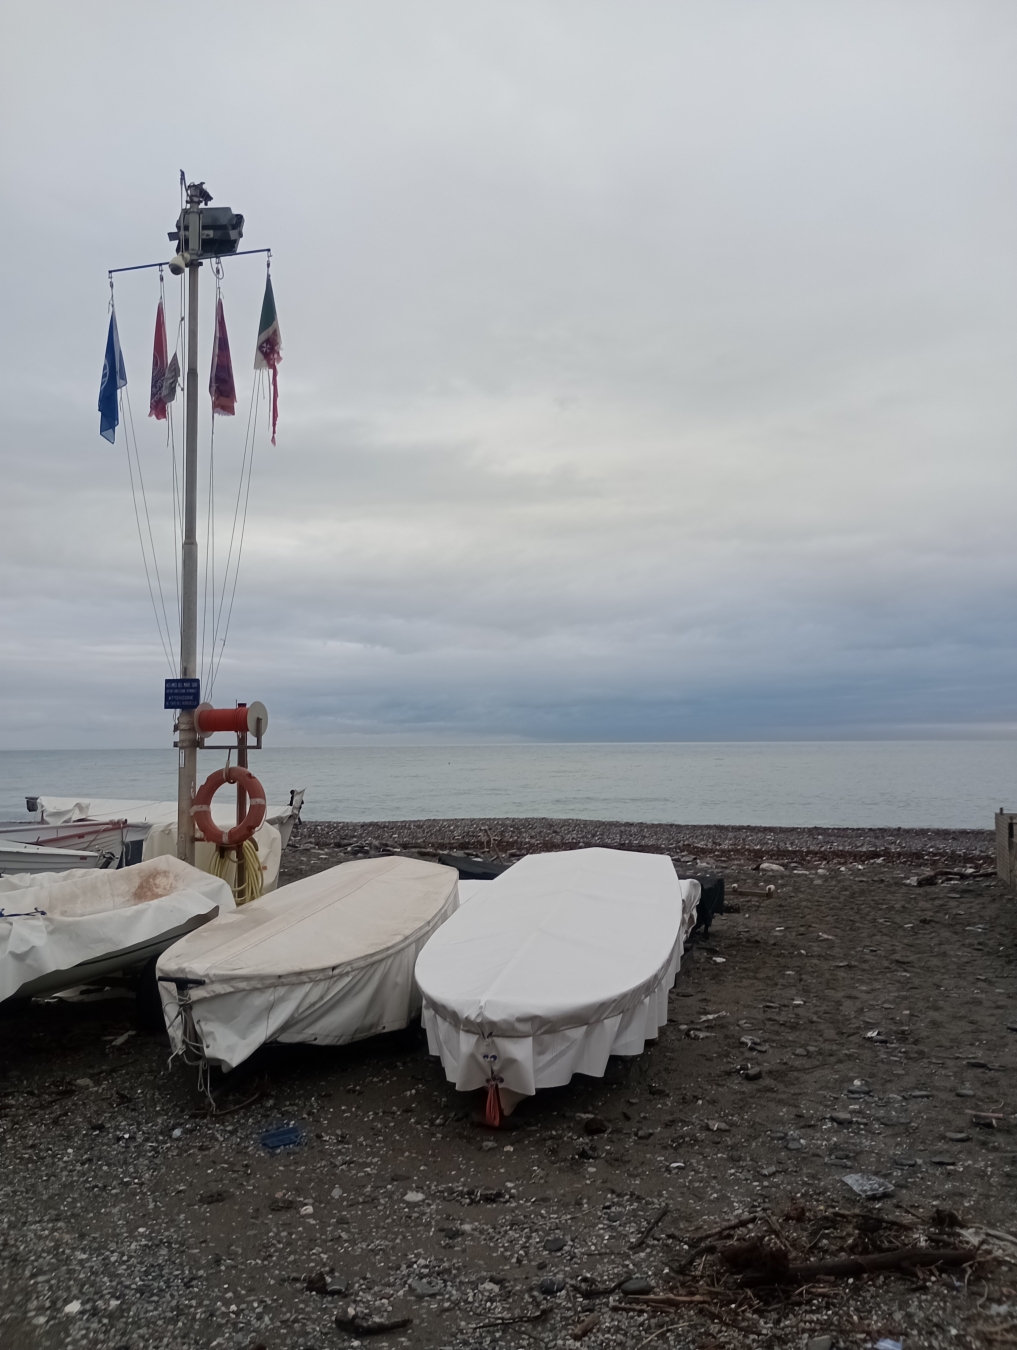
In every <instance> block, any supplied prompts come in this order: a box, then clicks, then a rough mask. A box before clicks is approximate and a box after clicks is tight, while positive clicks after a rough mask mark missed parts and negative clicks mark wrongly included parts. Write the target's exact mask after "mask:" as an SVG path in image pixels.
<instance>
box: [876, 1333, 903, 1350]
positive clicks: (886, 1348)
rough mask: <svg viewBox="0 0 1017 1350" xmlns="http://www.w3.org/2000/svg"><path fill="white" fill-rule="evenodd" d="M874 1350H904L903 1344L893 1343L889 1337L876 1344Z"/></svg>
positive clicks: (901, 1342)
mask: <svg viewBox="0 0 1017 1350" xmlns="http://www.w3.org/2000/svg"><path fill="white" fill-rule="evenodd" d="M876 1350H904V1342H903V1341H894V1340H891V1338H890V1337H889V1336H884V1337H883V1339H882V1340H881V1341H877V1342H876Z"/></svg>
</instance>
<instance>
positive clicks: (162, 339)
mask: <svg viewBox="0 0 1017 1350" xmlns="http://www.w3.org/2000/svg"><path fill="white" fill-rule="evenodd" d="M165 379H166V316H165V314H164V313H163V308H162V301H161V300H160V301H159V308H158V309H157V310H156V311H155V342H154V343H153V346H152V393H151V397H150V399H149V402H148V415H149V417H154V418H156V419H157V420H158V421H160V422H165V421H166V399H165V397H164V396H163V390H162V387H163V383H164V381H165Z"/></svg>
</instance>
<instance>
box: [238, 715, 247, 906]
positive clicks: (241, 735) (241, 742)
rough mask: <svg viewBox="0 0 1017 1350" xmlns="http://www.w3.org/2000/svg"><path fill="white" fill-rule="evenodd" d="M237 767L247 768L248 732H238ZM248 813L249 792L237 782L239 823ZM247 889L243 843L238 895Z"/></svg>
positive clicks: (240, 856)
mask: <svg viewBox="0 0 1017 1350" xmlns="http://www.w3.org/2000/svg"><path fill="white" fill-rule="evenodd" d="M246 706H247V705H246V703H238V704H237V707H238V708H245V707H246ZM237 768H238V769H246V768H247V732H246V731H238V732H237ZM246 815H247V793H246V792H245V791H244V789H243V788H242V787H241V786H240V784H239V783H238V784H237V824H238V825H239V824H240V823H241V821H242V820H243V819H244V817H245V816H246ZM246 889H247V864H246V862H245V861H244V846H243V844H241V845H240V847H239V848H238V849H237V895H243V894H244V893H245V891H246Z"/></svg>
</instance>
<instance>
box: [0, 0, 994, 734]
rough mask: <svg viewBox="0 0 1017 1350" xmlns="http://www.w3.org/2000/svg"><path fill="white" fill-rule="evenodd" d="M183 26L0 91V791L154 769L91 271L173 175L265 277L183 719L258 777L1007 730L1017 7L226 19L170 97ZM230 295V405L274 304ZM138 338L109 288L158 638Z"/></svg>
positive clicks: (163, 512) (140, 26)
mask: <svg viewBox="0 0 1017 1350" xmlns="http://www.w3.org/2000/svg"><path fill="white" fill-rule="evenodd" d="M171 29H172V24H171V23H170V21H169V19H168V18H167V15H166V14H165V13H163V12H162V11H157V10H152V11H146V10H141V11H139V10H138V8H137V7H136V6H131V5H118V4H102V5H82V6H75V7H68V6H65V5H53V4H49V5H47V4H41V5H37V6H33V7H31V8H30V9H23V10H22V11H21V12H19V14H18V15H17V16H16V17H15V18H14V20H13V23H12V31H11V33H10V38H9V41H8V42H6V43H5V51H4V53H3V55H2V57H0V60H2V62H3V81H2V83H3V90H2V93H0V98H2V100H3V115H4V121H5V126H6V127H7V129H8V132H7V137H6V146H5V160H6V170H7V171H6V173H5V175H4V178H3V183H2V189H0V190H2V195H3V210H4V220H5V223H6V225H7V229H6V231H5V235H6V250H5V251H6V256H7V276H6V278H5V302H6V303H5V310H6V313H7V315H8V320H7V322H6V323H5V324H4V325H3V332H2V334H0V343H2V360H0V379H2V384H3V392H4V407H5V410H6V415H5V427H4V432H3V436H2V439H0V456H2V468H3V475H4V494H3V495H4V507H3V518H4V528H3V531H2V532H0V569H2V585H0V631H2V635H3V642H2V652H0V662H2V666H0V672H2V675H0V745H3V746H7V747H43V746H73V745H80V746H89V745H101V744H105V745H124V746H129V745H157V744H161V743H164V742H165V741H166V739H168V723H167V715H166V714H164V713H163V712H162V711H161V701H162V700H161V680H162V678H163V677H164V675H166V674H168V673H170V672H169V671H168V669H167V667H166V661H165V658H164V655H163V653H162V651H161V649H160V646H159V642H158V638H157V634H156V627H155V620H154V618H153V616H152V612H151V606H150V603H149V595H148V589H147V585H146V580H145V575H144V571H143V569H142V566H141V556H140V550H139V545H138V538H137V529H136V526H135V519H134V512H133V507H132V503H131V491H130V483H129V480H128V476H127V462H126V457H125V452H124V444H123V441H124V436H123V434H122V433H121V435H120V436H119V437H118V441H117V444H116V446H115V447H109V446H108V445H107V444H106V443H105V442H104V441H101V440H100V439H99V437H98V418H97V414H96V412H95V400H96V394H97V386H98V375H99V369H100V366H101V359H102V350H103V345H104V340H105V326H106V321H107V320H106V300H107V286H106V269H107V268H108V267H111V266H122V265H127V264H131V263H135V262H146V261H150V260H153V259H155V258H158V257H161V256H166V253H167V249H168V247H169V246H168V245H167V243H166V238H165V233H166V231H167V230H168V229H171V228H172V227H173V224H174V221H175V217H176V212H177V185H176V175H177V170H178V167H179V166H181V165H182V166H183V167H184V168H186V170H187V172H188V176H189V177H192V178H202V179H205V180H206V181H207V183H208V185H209V187H210V189H211V190H212V192H213V193H214V195H215V200H216V202H217V203H219V204H224V205H230V206H232V207H233V209H234V210H240V211H242V212H243V213H244V214H245V216H246V217H247V228H246V237H245V244H247V245H248V246H249V247H258V246H261V245H271V247H272V248H273V250H274V260H273V278H274V281H275V287H276V295H277V300H278V304H279V312H280V320H281V324H282V330H283V338H284V344H285V356H284V362H283V366H282V369H281V385H282V413H281V423H280V434H279V439H278V445H277V446H276V447H275V448H274V449H273V448H272V447H270V446H269V445H268V443H267V441H266V440H264V438H263V437H259V440H258V442H257V446H256V459H255V467H254V475H253V484H252V491H251V498H250V509H249V515H248V526H247V533H246V536H245V542H244V553H243V562H242V568H241V575H240V583H239V586H238V589H237V598H236V603H235V606H234V609H233V613H232V617H231V620H230V628H229V641H228V643H227V646H226V650H225V655H224V657H223V659H222V662H221V665H220V667H219V673H218V676H217V681H216V686H215V697H216V699H217V701H222V702H229V701H232V700H233V699H236V698H241V699H253V698H262V699H264V701H265V702H266V703H267V704H268V705H269V708H270V712H271V715H272V734H273V738H274V739H275V741H276V743H279V744H294V745H296V744H304V743H308V744H310V743H330V742H336V741H342V740H344V739H349V738H356V739H362V738H366V739H374V738H388V739H410V738H413V737H428V738H433V739H442V738H460V737H462V738H486V737H495V738H500V737H508V738H516V737H537V738H543V739H557V740H569V739H580V740H598V739H608V740H610V739H622V740H625V739H632V740H640V739H651V740H652V739H698V738H712V737H719V738H732V739H734V738H754V737H773V736H789V737H800V736H813V735H837V736H841V735H843V736H864V735H898V734H916V735H917V734H922V735H924V734H963V733H964V732H965V731H973V732H976V733H978V732H983V733H985V734H999V732H1000V731H1006V730H1008V729H1009V727H1010V726H1011V724H1012V723H1013V722H1014V721H1015V720H1017V719H1014V717H1013V713H1012V705H1011V698H1010V691H1011V690H1012V687H1013V683H1014V677H1015V675H1017V651H1015V642H1014V624H1013V618H1014V581H1013V578H1014V576H1015V571H1017V569H1015V563H1017V556H1015V555H1017V547H1015V544H1014V530H1013V526H1012V517H1013V501H1014V486H1015V483H1014V478H1015V469H1014V460H1015V455H1014V442H1015V431H1017V396H1015V388H1017V384H1015V381H1014V376H1013V372H1014V370H1015V368H1017V328H1015V320H1014V315H1015V313H1017V254H1015V251H1014V248H1013V239H1014V237H1017V231H1015V225H1017V221H1015V214H1017V212H1015V205H1017V203H1015V188H1014V185H1015V183H1017V173H1015V168H1017V165H1015V163H1014V160H1015V150H1014V147H1015V145H1017V140H1015V136H1014V131H1015V125H1014V124H1015V112H1017V93H1015V89H1014V84H1013V80H1012V69H1013V66H1014V58H1015V56H1017V15H1015V14H1014V11H1013V8H1012V6H1010V5H1007V4H992V3H976V2H974V0H972V2H966V3H964V4H960V3H954V4H938V3H935V0H922V2H921V3H917V2H916V3H914V4H908V3H901V4H898V5H894V6H892V7H889V8H885V7H882V8H880V7H869V6H858V5H856V4H853V3H841V4H836V3H834V4H830V5H825V6H822V7H817V6H815V5H812V4H809V3H804V0H803V3H774V4H771V5H768V6H766V7H763V8H760V7H758V6H756V5H754V4H751V3H747V2H734V0H732V2H725V0H719V2H718V0H711V2H710V3H705V0H704V3H702V4H689V5H682V6H674V5H670V4H655V3H638V2H637V3H635V4H632V5H625V6H618V5H614V4H601V3H597V2H596V0H593V2H591V0H584V3H582V4H580V3H571V4H570V3H563V4H556V5H546V4H528V3H523V4H517V5H513V6H511V7H505V6H499V5H494V4H486V3H480V4H476V3H465V0H463V2H462V3H442V2H441V0H439V3H436V4H432V5H428V6H418V5H414V4H410V3H395V2H394V0H381V2H380V3H377V2H375V3H371V4H369V5H368V4H351V5H343V6H334V5H328V4H321V5H319V4H312V3H305V4H297V5H295V6H291V7H290V8H289V9H287V10H286V11H280V10H278V8H277V7H274V6H268V5H261V4H258V3H254V4H247V5H243V6H240V5H237V4H229V3H221V4H217V5H215V6H213V7H212V12H211V14H210V20H209V23H208V25H207V29H206V30H202V31H201V32H199V33H198V34H197V35H196V41H197V57H196V59H194V60H193V61H192V60H190V59H189V57H188V53H187V49H186V43H185V38H186V34H184V33H181V32H177V33H173V32H172V31H171ZM225 270H226V275H225V278H224V282H223V286H224V291H223V294H224V300H225V305H226V313H227V319H228V322H229V325H230V334H231V340H232V346H233V352H234V362H235V367H236V371H237V380H238V389H239V392H240V395H241V403H243V401H244V399H245V398H246V396H247V393H248V392H249V389H250V383H249V382H250V380H251V379H252V378H253V371H251V370H250V363H251V359H252V357H253V344H254V336H255V332H256V325H257V317H258V309H259V304H260V298H261V289H262V287H263V284H264V272H263V264H262V263H261V261H260V260H259V259H243V260H240V259H237V260H235V261H233V262H230V263H227V264H226V269H225ZM203 286H204V311H203V319H204V325H203V334H202V342H203V349H202V355H201V368H202V371H204V368H205V367H206V366H207V363H208V360H209V355H210V347H211V319H212V302H211V295H212V290H211V278H210V276H209V275H208V270H207V269H206V270H205V274H204V276H203ZM156 298H157V282H156V278H155V274H154V273H143V272H142V273H135V274H130V275H129V276H127V277H124V278H121V279H119V280H118V282H117V312H118V318H119V324H120V331H121V337H122V340H123V345H124V349H125V356H126V360H127V367H128V375H129V379H130V384H129V390H130V391H131V392H132V395H133V405H134V420H135V427H136V433H137V442H138V449H139V454H140V457H141V460H142V464H143V467H144V469H145V474H146V488H147V493H148V504H149V507H150V511H151V517H152V522H153V531H154V533H155V535H156V542H157V544H158V546H159V550H160V558H161V562H162V580H163V585H164V591H165V594H166V596H167V603H168V609H169V610H170V611H173V607H174V605H175V600H174V599H173V596H172V592H173V580H172V576H173V561H172V558H173V536H172V509H171V502H172V497H171V476H170V471H169V457H168V452H167V449H166V446H165V443H164V436H163V429H162V428H161V427H160V426H157V425H156V424H155V423H154V422H150V421H148V420H147V419H146V418H145V417H144V415H143V414H144V410H145V406H146V405H147V399H146V398H145V390H146V385H147V369H148V365H149V361H150V356H151V329H152V321H153V318H154V310H155V303H156ZM168 304H169V310H170V314H169V317H170V320H171V323H172V320H173V317H174V315H175V313H176V310H175V305H176V290H175V287H174V286H169V287H168ZM245 391H246V392H245ZM202 405H203V412H202V416H203V418H204V424H203V425H204V431H203V442H202V457H203V463H205V464H207V454H208V439H207V434H208V412H207V401H206V400H204V399H203V400H202ZM245 422H246V419H245V417H244V416H238V417H237V418H236V419H235V422H233V423H228V422H227V421H226V420H225V419H217V425H216V441H215V455H216V484H217V487H216V501H217V505H218V513H217V523H216V539H217V569H218V570H217V575H218V576H219V577H220V578H221V569H222V563H223V561H224V545H223V540H224V539H228V534H229V527H230V522H231V520H232V494H234V493H235V491H236V482H237V474H238V470H239V463H240V457H241V454H242V448H243V442H244V430H245ZM204 510H205V508H204V505H203V506H202V520H204V518H205V517H204ZM202 548H204V544H202Z"/></svg>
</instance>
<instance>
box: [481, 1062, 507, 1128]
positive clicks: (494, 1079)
mask: <svg viewBox="0 0 1017 1350" xmlns="http://www.w3.org/2000/svg"><path fill="white" fill-rule="evenodd" d="M483 1058H484V1060H485V1061H486V1063H487V1065H488V1067H489V1068H490V1071H491V1072H490V1076H489V1077H488V1080H487V1083H486V1084H485V1086H486V1088H487V1101H486V1102H485V1103H484V1124H485V1125H490V1127H491V1129H492V1130H496V1129H498V1127H499V1126H500V1125H501V1119H502V1110H501V1093H500V1092H499V1091H498V1087H499V1084H501V1083H504V1081H505V1080H504V1078H502V1076H501V1075H500V1074H498V1073H496V1072H495V1065H496V1064H497V1063H498V1056H497V1054H496V1053H495V1052H494V1051H493V1050H489V1051H487V1052H486V1053H485V1055H484V1056H483Z"/></svg>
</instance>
